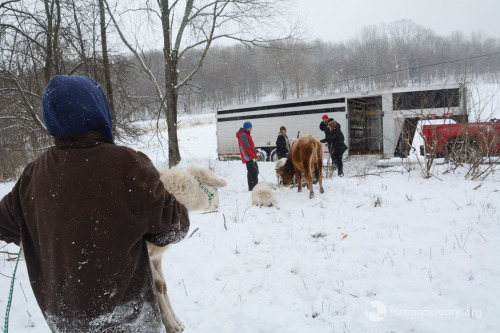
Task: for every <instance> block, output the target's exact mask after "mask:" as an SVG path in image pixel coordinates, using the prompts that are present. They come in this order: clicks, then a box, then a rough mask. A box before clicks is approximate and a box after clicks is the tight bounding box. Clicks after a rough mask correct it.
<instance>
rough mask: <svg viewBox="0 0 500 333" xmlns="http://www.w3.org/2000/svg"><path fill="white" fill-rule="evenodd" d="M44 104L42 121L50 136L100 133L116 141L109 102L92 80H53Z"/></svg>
mask: <svg viewBox="0 0 500 333" xmlns="http://www.w3.org/2000/svg"><path fill="white" fill-rule="evenodd" d="M42 105H43V120H44V122H45V126H46V127H47V131H48V132H49V134H51V135H56V136H64V135H70V134H74V133H78V132H84V131H98V132H101V133H102V134H104V135H106V136H107V137H108V138H110V139H111V140H113V130H112V125H111V113H110V110H109V104H108V100H107V98H106V95H105V94H104V91H103V90H102V88H101V86H99V84H98V83H97V82H95V81H94V80H92V79H91V78H89V77H86V76H70V75H57V76H54V77H52V79H51V80H50V82H49V84H48V85H47V88H46V89H45V92H44V94H43V99H42Z"/></svg>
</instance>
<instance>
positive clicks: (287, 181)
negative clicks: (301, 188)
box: [276, 159, 295, 186]
mask: <svg viewBox="0 0 500 333" xmlns="http://www.w3.org/2000/svg"><path fill="white" fill-rule="evenodd" d="M276 173H277V174H278V175H280V176H281V179H282V180H283V185H285V186H290V185H291V184H292V182H293V176H295V168H294V167H293V163H292V161H290V160H289V159H288V160H287V161H286V163H285V165H283V166H281V167H279V168H277V169H276Z"/></svg>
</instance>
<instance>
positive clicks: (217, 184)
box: [203, 177, 227, 188]
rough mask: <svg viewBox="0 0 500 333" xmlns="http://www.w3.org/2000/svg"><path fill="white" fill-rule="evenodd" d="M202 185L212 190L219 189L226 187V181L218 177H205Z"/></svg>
mask: <svg viewBox="0 0 500 333" xmlns="http://www.w3.org/2000/svg"><path fill="white" fill-rule="evenodd" d="M203 183H205V184H207V185H208V186H211V187H213V188H221V187H224V186H227V183H226V181H225V180H224V179H222V178H219V177H207V178H206V179H204V181H203Z"/></svg>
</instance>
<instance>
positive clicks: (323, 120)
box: [319, 114, 334, 138]
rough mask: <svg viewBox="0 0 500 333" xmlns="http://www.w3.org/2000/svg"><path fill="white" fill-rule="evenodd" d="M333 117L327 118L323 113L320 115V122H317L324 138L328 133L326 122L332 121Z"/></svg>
mask: <svg viewBox="0 0 500 333" xmlns="http://www.w3.org/2000/svg"><path fill="white" fill-rule="evenodd" d="M333 120H334V119H333V118H329V117H328V115H326V114H324V115H323V116H321V122H320V123H319V129H320V130H321V131H322V132H324V133H325V138H326V137H327V136H328V134H330V128H329V127H328V123H329V122H330V121H333Z"/></svg>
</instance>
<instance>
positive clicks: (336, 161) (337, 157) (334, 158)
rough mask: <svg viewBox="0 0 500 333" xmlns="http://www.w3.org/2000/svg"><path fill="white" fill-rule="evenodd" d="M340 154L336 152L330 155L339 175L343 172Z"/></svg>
mask: <svg viewBox="0 0 500 333" xmlns="http://www.w3.org/2000/svg"><path fill="white" fill-rule="evenodd" d="M342 155H343V154H342ZM342 155H338V154H333V155H332V163H333V164H334V165H337V170H338V174H339V176H340V175H343V174H344V162H342Z"/></svg>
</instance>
